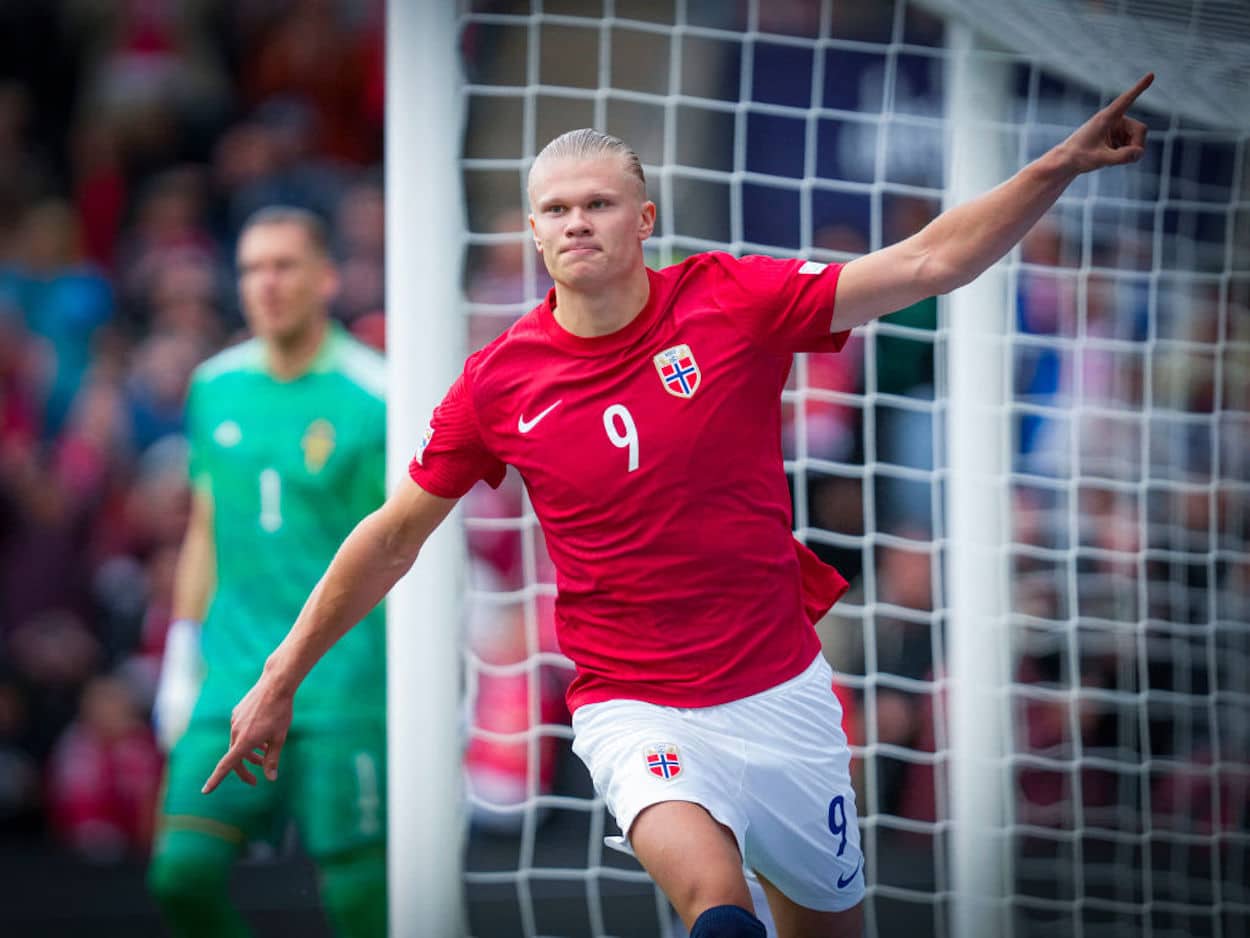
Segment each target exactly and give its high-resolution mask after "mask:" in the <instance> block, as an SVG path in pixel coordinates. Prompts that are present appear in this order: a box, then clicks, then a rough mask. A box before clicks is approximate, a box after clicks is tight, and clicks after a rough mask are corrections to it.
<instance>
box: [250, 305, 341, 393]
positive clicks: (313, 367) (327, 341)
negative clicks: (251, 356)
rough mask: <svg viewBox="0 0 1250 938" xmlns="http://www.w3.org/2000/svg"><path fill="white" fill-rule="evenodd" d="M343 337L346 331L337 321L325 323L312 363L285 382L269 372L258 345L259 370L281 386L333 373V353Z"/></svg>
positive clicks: (267, 364)
mask: <svg viewBox="0 0 1250 938" xmlns="http://www.w3.org/2000/svg"><path fill="white" fill-rule="evenodd" d="M345 335H346V331H345V330H344V329H343V327H342V326H341V325H339V323H338V321H337V320H334V319H331V320H330V321H329V322H327V323H326V334H325V335H323V336H322V337H321V345H319V346H318V347H317V354H316V355H314V356H313V357H312V361H310V362H309V363H308V367H307V368H305V369H304V370H303V371H301V372H300V373H299V374H297V375H296V376H295V377H293V378H288V379H287V380H286V381H283V380H282V379H281V378H278V377H276V376H275V375H274V373H273V372H272V371H270V370H269V363H268V361H267V360H266V358H265V353H264V346H263V345H260V346H258V351H259V352H260V359H259V362H260V367H261V370H262V371H263V372H264V373H265V374H266V375H268V376H269V378H271V379H272V380H274V381H277V382H279V383H281V384H290V383H291V382H292V381H298V380H300V378H303V377H306V376H308V375H319V374H325V373H326V372H328V371H333V370H334V361H335V351H336V350H337V349H338V347H339V345H340V344H341V343H342V341H343V337H344V336H345Z"/></svg>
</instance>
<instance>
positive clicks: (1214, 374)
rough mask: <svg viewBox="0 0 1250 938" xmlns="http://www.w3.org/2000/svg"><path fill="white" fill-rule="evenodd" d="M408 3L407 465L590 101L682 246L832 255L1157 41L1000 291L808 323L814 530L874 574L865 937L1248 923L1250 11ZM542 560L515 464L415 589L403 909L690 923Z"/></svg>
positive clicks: (1224, 932)
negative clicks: (630, 819)
mask: <svg viewBox="0 0 1250 938" xmlns="http://www.w3.org/2000/svg"><path fill="white" fill-rule="evenodd" d="M387 9H388V37H387V51H388V65H387V81H388V86H387V95H388V98H387V154H386V155H387V173H386V185H387V201H388V212H387V240H388V246H389V259H388V260H389V262H388V265H387V300H388V303H387V305H388V311H389V316H388V324H387V329H388V336H387V338H388V357H389V362H390V376H391V379H390V380H391V386H390V402H391V405H390V406H391V410H390V418H389V419H390V424H389V429H390V443H389V444H388V445H389V450H390V451H389V454H388V459H389V465H390V469H391V477H392V484H398V483H399V482H400V481H402V479H403V477H404V474H405V473H406V467H407V462H408V460H409V458H411V455H412V453H413V451H414V450H415V448H416V445H417V443H418V442H419V440H420V437H421V433H422V432H423V430H424V427H425V425H426V421H427V420H428V416H429V413H430V410H431V409H432V407H433V405H434V404H435V403H437V401H438V400H439V399H440V398H441V396H442V394H443V393H444V391H445V390H446V388H447V387H448V386H449V385H450V383H451V381H452V380H453V378H454V376H455V375H456V374H457V373H458V371H459V368H460V365H461V363H462V361H463V357H464V354H465V353H466V352H467V351H469V350H471V348H473V347H476V346H477V345H480V344H481V343H482V342H483V341H485V340H487V339H489V338H490V337H493V336H494V335H495V334H497V333H498V332H499V331H501V330H502V329H503V328H504V327H506V325H507V324H508V323H509V322H511V321H512V320H513V319H514V318H515V317H516V316H518V315H520V314H522V313H523V312H525V311H526V310H528V309H529V308H531V307H532V306H533V305H534V304H535V303H536V302H537V301H538V300H539V299H540V298H541V296H542V294H543V293H544V291H545V289H546V282H545V277H544V274H543V272H542V271H541V269H540V268H539V267H538V266H537V265H536V264H535V263H534V259H533V256H532V253H531V251H530V245H529V236H528V233H527V231H526V229H525V223H524V211H525V205H524V196H525V192H524V180H525V174H526V172H527V170H528V167H529V165H530V162H531V161H532V159H533V157H534V156H535V154H536V153H537V151H538V150H539V149H540V148H541V147H542V145H543V144H544V143H545V142H546V141H547V140H549V139H550V138H551V137H553V136H555V135H556V134H558V133H560V132H562V131H564V130H568V129H572V128H574V127H579V126H595V127H598V128H601V129H604V130H607V131H609V132H611V133H615V134H618V135H619V136H621V137H623V138H624V139H625V140H627V141H628V142H629V143H631V144H632V145H633V146H634V147H635V148H636V149H637V150H638V152H639V154H640V156H641V158H642V161H643V164H644V168H645V171H646V174H647V178H648V182H649V188H650V193H651V196H652V198H654V199H655V201H656V202H657V204H658V206H659V222H658V226H657V232H656V235H655V237H654V238H653V239H652V240H651V241H650V242H649V243H648V247H647V254H648V262H649V263H651V264H653V265H664V264H668V263H672V262H674V261H675V260H679V259H681V258H682V257H684V256H686V255H688V254H690V253H693V252H695V251H700V250H708V249H718V250H728V251H730V252H733V253H736V254H747V253H769V254H775V255H796V256H805V257H812V258H815V259H818V260H823V261H841V260H846V259H849V258H850V257H852V256H854V255H856V254H858V253H861V252H863V251H866V250H872V249H875V248H879V247H881V246H883V245H884V244H887V243H890V242H892V241H894V240H897V239H898V238H900V237H904V236H906V235H907V234H909V233H911V232H912V231H914V230H916V228H917V227H918V226H919V225H922V224H923V223H924V222H925V221H926V220H927V219H928V218H929V217H931V216H932V215H933V214H934V213H935V212H936V211H938V210H940V209H941V208H942V207H944V206H948V205H950V204H953V203H955V202H958V201H962V200H964V199H966V198H968V197H971V196H972V195H975V194H976V193H978V192H980V191H984V190H985V189H987V188H989V187H991V186H992V185H994V184H996V183H997V182H999V181H1001V180H1002V179H1003V178H1005V177H1006V176H1008V175H1009V174H1010V173H1012V172H1014V171H1015V170H1016V169H1018V168H1019V167H1020V166H1022V165H1024V164H1025V163H1026V162H1028V161H1029V160H1031V159H1033V158H1035V157H1036V156H1038V155H1040V154H1041V153H1042V152H1044V151H1045V150H1046V149H1047V148H1048V147H1049V146H1051V145H1053V144H1055V143H1057V142H1059V141H1060V140H1061V139H1062V138H1063V136H1064V135H1066V133H1068V132H1069V131H1070V130H1071V129H1073V128H1074V127H1075V126H1076V125H1077V124H1078V123H1079V122H1080V121H1081V120H1083V119H1084V118H1085V117H1087V116H1088V115H1089V114H1090V113H1092V111H1093V110H1094V109H1095V108H1097V107H1098V106H1100V105H1101V104H1103V103H1105V102H1106V101H1108V100H1109V99H1110V97H1111V96H1112V95H1114V94H1115V93H1118V92H1119V91H1121V90H1123V89H1124V88H1127V87H1129V86H1130V85H1131V84H1132V83H1133V82H1134V81H1135V80H1136V79H1137V78H1138V77H1140V75H1141V74H1142V73H1144V72H1145V71H1148V70H1149V71H1154V72H1156V73H1157V80H1156V83H1155V85H1154V87H1152V88H1151V89H1150V90H1149V91H1148V92H1147V93H1146V95H1145V96H1144V97H1143V98H1142V100H1141V101H1140V102H1139V106H1138V107H1136V108H1135V109H1134V115H1135V116H1140V117H1141V119H1144V120H1146V121H1147V122H1148V123H1149V125H1150V135H1151V137H1150V145H1149V147H1148V151H1147V154H1146V157H1145V158H1144V159H1143V161H1142V162H1141V163H1140V164H1138V165H1136V166H1134V167H1128V168H1117V169H1112V170H1105V171H1103V172H1101V173H1099V174H1096V175H1094V176H1091V177H1083V178H1082V179H1080V180H1078V181H1077V182H1076V183H1075V184H1074V185H1073V186H1072V187H1071V188H1070V190H1069V191H1068V192H1067V193H1066V194H1065V195H1064V197H1063V198H1062V199H1061V200H1060V202H1059V204H1058V205H1057V206H1056V208H1055V209H1054V210H1053V211H1052V212H1050V213H1049V214H1048V215H1047V217H1046V218H1045V219H1043V221H1042V222H1041V223H1040V224H1039V226H1038V228H1037V229H1036V230H1035V232H1034V234H1032V235H1031V236H1030V237H1029V238H1028V239H1026V242H1025V243H1024V245H1023V246H1022V247H1020V248H1018V249H1017V250H1015V251H1013V252H1012V253H1011V254H1010V255H1009V256H1008V258H1006V259H1005V260H1004V261H1003V262H1002V263H1000V264H999V265H996V266H995V267H994V268H993V269H992V270H991V271H989V272H987V273H986V274H985V275H984V276H983V277H982V278H980V279H979V280H978V281H977V282H976V283H974V284H972V285H970V286H969V287H967V288H965V289H963V290H960V291H957V292H956V293H955V294H953V295H952V296H950V297H947V298H943V299H941V300H940V301H938V302H933V303H929V304H920V305H919V306H918V307H915V308H912V309H910V310H907V311H901V312H900V313H899V314H897V315H895V316H892V317H888V318H886V319H885V320H882V321H880V322H878V323H875V324H873V325H871V326H868V327H865V328H863V329H861V330H857V336H856V338H855V339H854V340H853V341H852V342H851V343H850V345H849V346H848V348H847V349H846V351H845V352H844V353H843V354H842V355H840V356H799V357H798V358H797V359H796V364H795V369H794V374H793V376H792V380H791V383H790V386H789V387H788V388H787V390H786V392H785V394H784V397H783V407H784V413H785V421H786V431H785V435H784V439H783V440H782V447H783V452H784V455H785V459H786V467H787V472H788V473H789V475H790V477H791V480H792V483H793V490H794V501H795V505H794V508H795V517H794V522H795V530H796V533H797V534H798V535H799V536H800V537H801V538H802V539H803V540H804V541H805V542H806V543H808V544H809V545H810V546H812V547H813V548H814V549H816V550H818V551H819V552H821V553H822V555H823V556H825V557H826V558H828V559H830V560H832V561H833V562H835V563H836V564H837V565H839V566H841V567H842V568H843V569H844V572H845V573H847V575H848V578H849V579H851V580H852V581H853V590H852V592H851V594H850V595H848V597H847V598H846V599H845V600H844V601H843V602H841V603H840V604H839V606H838V607H837V609H835V612H834V614H833V615H831V616H830V617H828V618H827V619H826V621H824V622H822V623H821V624H820V627H819V629H820V632H821V636H822V639H823V640H824V642H825V649H826V654H827V655H828V657H829V658H830V660H831V661H832V663H833V664H834V667H835V669H837V670H838V671H839V693H840V695H841V696H842V697H843V699H844V701H845V703H846V707H847V713H848V729H849V730H850V733H851V736H852V743H853V746H852V748H853V752H854V755H855V757H856V766H857V769H856V784H857V794H858V797H859V807H860V812H861V828H862V831H863V839H864V845H865V853H866V856H867V864H866V869H865V873H866V880H867V884H868V896H867V899H866V907H865V908H866V921H867V930H868V934H869V935H870V936H872V938H878V936H885V935H891V934H898V933H901V932H904V931H905V932H906V933H908V934H910V935H914V936H915V938H921V936H926V935H933V936H938V938H948V936H960V938H964V936H985V938H989V936H999V935H1001V936H1010V938H1026V936H1033V935H1046V936H1052V935H1055V934H1061V935H1077V936H1081V938H1095V936H1103V935H1107V936H1130V935H1133V936H1136V935H1148V936H1151V938H1163V936H1181V935H1184V936H1186V938H1195V936H1203V935H1211V936H1219V938H1232V936H1236V935H1241V934H1248V933H1250V716H1247V714H1248V713H1250V159H1248V154H1247V149H1248V146H1247V145H1248V142H1250V106H1247V105H1246V102H1247V101H1250V66H1248V65H1247V63H1250V17H1248V16H1247V15H1246V12H1245V7H1244V4H1243V3H1240V2H1233V0H1186V2H1169V0H1109V2H1100V3H1089V2H1083V0H1031V2H1028V3H1024V2H1016V0H923V2H916V0H869V2H863V3H858V2H857V3H844V2H834V0H742V2H740V3H725V2H720V0H594V2H588V0H457V2H455V3H452V2H451V0H446V2H441V0H440V2H430V3H425V2H410V0H388V7H387ZM553 591H554V586H553V579H552V572H551V570H550V567H549V562H548V561H547V560H546V556H545V551H544V549H543V544H542V538H541V534H540V532H539V531H538V529H537V525H536V521H535V519H534V517H533V514H532V511H531V510H530V509H529V507H528V502H527V501H526V500H525V498H524V496H523V493H522V492H521V490H520V487H519V485H518V484H517V480H515V479H510V480H509V481H508V483H506V485H505V487H504V490H503V492H502V493H501V494H499V495H493V496H483V497H477V495H470V496H469V497H468V498H466V500H465V504H464V506H463V507H462V509H461V510H460V511H459V512H458V514H457V516H456V517H454V518H453V519H452V521H451V523H449V524H447V525H444V528H443V530H442V531H440V532H439V535H438V538H437V539H436V540H434V541H432V542H431V544H430V545H429V546H427V548H426V549H425V551H423V553H422V556H421V558H420V559H419V560H418V563H417V565H416V567H415V568H414V571H413V572H412V573H411V574H410V575H409V576H408V577H407V578H406V579H405V580H404V581H403V583H402V584H401V586H400V587H399V588H398V589H397V590H396V591H395V593H393V594H392V598H391V601H390V604H389V622H390V625H389V639H388V653H389V655H390V658H389V662H390V669H389V681H390V691H389V695H388V700H389V704H390V734H389V738H390V773H389V783H390V784H389V795H390V831H391V840H390V859H391V868H390V882H391V890H390V902H391V920H392V933H393V934H395V935H404V936H407V935H414V936H415V935H422V936H428V935H459V934H476V935H478V936H480V938H489V936H492V935H494V934H509V935H511V934H517V935H524V936H527V938H530V936H538V935H595V936H606V935H633V934H638V935H644V934H645V935H655V934H660V935H671V934H679V926H678V925H676V924H675V923H674V921H673V919H672V917H671V915H670V914H669V912H668V910H667V909H666V907H665V904H664V902H663V900H662V897H660V896H658V895H657V894H656V893H655V891H654V890H653V889H652V888H651V887H650V886H649V885H648V884H647V881H646V879H645V876H644V875H643V874H642V873H641V871H640V870H639V869H638V868H637V866H636V864H633V863H632V861H630V860H629V859H628V858H626V857H623V856H620V855H617V854H615V853H614V852H612V851H611V850H607V849H605V848H604V845H603V837H604V835H605V834H613V833H615V832H616V831H615V829H614V826H613V825H612V823H611V819H610V818H608V817H607V816H606V814H605V812H604V810H603V808H602V805H601V804H600V803H598V802H597V801H596V800H595V799H594V798H593V793H592V792H591V791H590V788H589V784H588V782H587V781H586V780H585V779H584V777H583V776H584V771H582V770H580V766H579V765H578V764H577V763H576V762H574V761H571V760H570V759H569V756H568V751H567V749H568V740H569V737H570V733H569V729H568V726H567V718H566V717H563V716H562V715H561V714H560V713H559V707H558V699H559V686H560V683H561V681H562V680H564V679H566V678H567V674H568V671H567V667H566V665H567V662H565V661H564V660H563V659H562V657H561V656H560V655H559V653H558V651H557V650H556V649H555V647H554V645H553V643H552V641H551V634H550V631H551V621H550V620H551V597H552V595H553ZM466 623H467V628H466ZM462 761H463V763H464V767H463V769H462ZM579 771H580V772H581V774H580V775H579ZM501 923H506V925H505V924H501Z"/></svg>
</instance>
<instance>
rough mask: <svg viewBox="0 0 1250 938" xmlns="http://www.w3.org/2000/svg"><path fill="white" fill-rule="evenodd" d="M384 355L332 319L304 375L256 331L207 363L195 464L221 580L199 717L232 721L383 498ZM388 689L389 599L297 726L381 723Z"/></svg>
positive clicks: (360, 630) (192, 419) (193, 435)
mask: <svg viewBox="0 0 1250 938" xmlns="http://www.w3.org/2000/svg"><path fill="white" fill-rule="evenodd" d="M383 367H384V366H383V361H382V358H381V357H380V356H379V355H377V354H376V353H375V352H373V351H372V350H371V349H368V348H367V347H365V346H364V345H361V344H360V343H359V342H357V341H355V340H354V339H352V338H350V337H349V336H348V335H347V334H346V333H345V332H344V331H343V330H342V329H341V328H339V327H338V326H336V325H332V326H331V327H330V328H329V330H328V331H327V334H326V338H325V340H324V341H323V343H322V346H321V348H320V350H319V351H318V353H317V356H316V358H315V359H314V361H313V362H312V364H311V366H310V367H309V369H308V371H307V372H305V373H304V374H303V375H301V376H300V377H298V378H295V379H294V380H291V381H281V380H278V379H277V378H275V377H273V376H272V375H271V374H270V373H269V371H268V370H267V368H266V364H265V349H264V346H263V345H262V344H261V343H260V342H259V341H258V340H255V339H253V340H251V341H248V342H245V343H243V344H241V345H239V346H236V347H234V348H231V349H227V350H226V351H224V352H222V353H221V354H219V355H217V356H215V357H213V358H211V359H209V360H208V361H206V362H204V363H203V364H202V365H201V366H200V367H199V368H198V369H197V370H196V372H195V374H194V376H193V378H192V381H191V389H190V393H189V396H188V404H187V427H188V436H189V438H190V444H191V457H190V472H191V481H192V485H193V486H194V487H195V489H196V491H197V492H198V493H207V494H208V495H209V496H211V499H212V503H213V540H214V544H215V547H216V556H217V585H216V591H215V592H214V594H213V597H212V600H211V602H210V604H209V608H208V613H207V615H206V617H205V621H204V625H203V632H202V647H203V652H204V661H205V666H206V672H205V679H204V686H203V690H202V691H201V693H200V699H199V702H198V703H197V704H196V709H195V715H194V717H193V720H195V721H200V720H220V719H225V720H228V719H229V717H230V711H231V710H232V709H233V707H234V705H235V704H237V703H238V702H239V700H240V699H241V698H242V697H243V695H244V694H245V693H246V692H247V691H248V690H249V689H250V688H251V686H252V685H253V684H254V683H255V681H256V679H257V678H258V677H259V675H260V671H261V667H262V666H263V664H264V662H265V659H266V658H267V657H268V656H269V654H270V653H271V652H272V651H273V650H274V648H276V647H277V645H278V643H279V642H281V641H282V639H283V637H284V636H285V635H286V633H287V631H288V630H289V629H290V628H291V625H292V624H293V623H294V622H295V618H296V616H297V615H298V614H299V611H300V609H301V608H302V606H303V604H304V601H305V599H307V597H308V594H309V593H310V592H311V591H312V589H313V587H314V586H315V585H316V583H317V581H318V580H319V579H320V577H321V575H322V574H323V573H324V572H325V569H326V567H327V566H328V565H329V563H330V560H331V559H332V558H333V556H334V553H335V551H336V550H337V549H338V547H339V545H340V544H341V543H342V542H343V539H344V538H345V537H346V536H347V535H348V533H349V532H350V531H351V530H352V528H353V527H354V526H355V525H356V523H357V522H358V521H360V519H361V518H363V517H364V516H365V515H367V514H368V513H369V512H371V511H373V510H374V509H375V508H377V507H378V506H379V505H380V504H381V503H382V500H383V498H384V495H385V457H386V403H385V400H384V398H383V382H384V373H383ZM385 698H386V634H385V623H384V614H383V611H382V607H381V606H379V607H378V608H377V609H375V610H374V611H373V612H372V613H370V615H369V616H368V617H367V618H366V619H365V620H364V621H363V622H361V623H360V624H358V625H357V626H356V627H355V628H354V629H352V630H351V631H350V632H349V633H348V634H347V635H346V636H345V637H344V638H343V639H342V640H341V641H339V642H338V643H337V644H336V645H335V646H334V647H333V648H332V649H331V650H330V651H329V652H328V653H327V654H326V655H325V657H324V658H323V659H322V660H321V661H320V662H318V663H317V665H316V666H315V667H314V668H313V670H312V672H311V673H310V674H309V675H308V677H307V679H306V680H305V681H304V683H303V684H302V685H301V687H300V690H299V692H298V693H297V695H296V698H295V720H294V725H295V726H296V727H299V726H301V725H302V726H308V727H311V726H316V725H325V724H327V723H331V724H333V723H341V722H344V721H351V720H357V719H378V718H380V717H381V716H382V715H383V713H384V705H385Z"/></svg>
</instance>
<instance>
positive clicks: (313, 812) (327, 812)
mask: <svg viewBox="0 0 1250 938" xmlns="http://www.w3.org/2000/svg"><path fill="white" fill-rule="evenodd" d="M229 741H230V728H229V727H228V726H226V725H225V724H222V725H220V726H214V725H213V724H212V723H207V724H204V723H200V724H195V723H193V724H192V725H191V727H190V728H189V729H188V730H187V732H186V734H185V735H184V736H183V737H182V739H180V740H179V741H178V743H177V744H176V745H175V746H174V750H173V752H172V753H171V754H170V759H169V766H168V768H167V770H166V775H165V791H164V796H163V803H162V807H161V814H160V817H159V818H158V824H159V827H158V837H163V836H164V835H165V834H166V833H170V832H173V831H177V830H192V831H199V832H201V833H205V834H209V835H210V836H216V837H219V838H221V839H223V840H227V841H231V842H235V843H237V844H239V845H240V846H241V845H242V844H244V843H246V842H250V841H256V840H270V841H272V840H274V839H275V838H277V837H278V836H280V835H281V833H282V831H283V830H284V829H285V827H286V822H288V821H294V822H295V825H296V827H297V828H298V830H299V834H300V840H301V842H302V843H303V845H304V848H305V849H306V850H307V851H308V852H309V853H310V854H312V855H313V856H314V857H322V856H330V855H333V854H335V853H339V852H341V851H348V850H355V849H357V848H360V847H365V846H370V845H374V844H381V843H384V842H385V838H386V748H385V747H386V728H385V726H384V725H382V723H381V722H379V723H377V724H365V725H363V726H362V725H361V724H355V725H353V726H352V727H351V728H350V729H349V728H347V727H343V728H340V729H339V730H338V731H336V732H328V731H312V730H307V729H305V730H296V731H293V732H292V733H291V735H290V736H289V737H287V741H286V745H285V746H283V748H282V756H281V761H280V762H279V764H278V778H277V781H274V782H270V781H267V780H266V779H265V777H264V775H263V773H262V772H261V770H260V768H259V767H258V766H253V765H251V763H248V767H249V768H250V769H252V771H253V774H255V775H256V777H257V784H256V785H255V787H253V786H251V785H248V784H246V783H244V782H243V781H242V780H241V779H239V777H238V776H236V775H233V774H231V775H229V776H227V777H226V779H225V780H224V781H223V782H222V783H221V784H220V785H219V786H218V787H217V789H216V790H215V791H214V792H213V793H212V794H209V795H205V794H201V792H200V789H201V788H202V787H203V786H204V782H205V780H206V779H207V778H208V777H209V775H211V774H212V771H213V769H214V768H216V766H217V762H218V760H220V759H221V757H222V755H223V754H224V753H225V751H226V748H227V746H228V745H229Z"/></svg>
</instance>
